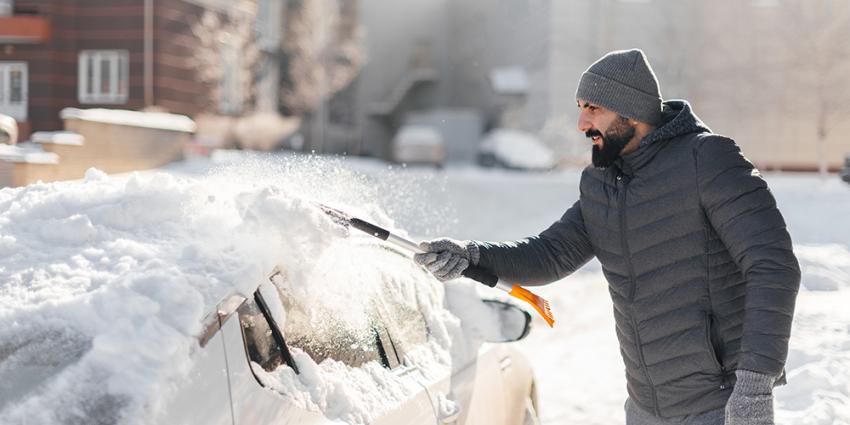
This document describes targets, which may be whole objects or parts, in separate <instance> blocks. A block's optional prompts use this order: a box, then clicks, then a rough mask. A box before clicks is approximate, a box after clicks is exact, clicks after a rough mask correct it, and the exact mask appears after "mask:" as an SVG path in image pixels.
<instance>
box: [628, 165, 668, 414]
mask: <svg viewBox="0 0 850 425" xmlns="http://www.w3.org/2000/svg"><path fill="white" fill-rule="evenodd" d="M620 182H622V183H623V186H622V188H621V189H620V193H619V196H618V197H619V198H620V241H621V242H622V244H623V258H625V259H626V265H627V267H628V269H629V283H630V284H631V287H630V289H629V307H630V308H629V309H630V310H631V315H632V326H633V327H634V331H635V348H636V349H637V354H638V359H639V360H640V368H641V369H642V370H643V374H644V376H646V380H647V382H648V383H649V391H650V393H651V394H652V409H653V410H654V411H655V416H661V412H660V411H659V408H658V396H657V395H656V394H655V385H654V384H653V383H652V378H650V376H649V370H647V367H646V359H644V357H643V349H642V348H641V342H640V332H638V323H637V319H635V317H634V307H633V305H632V303H633V302H634V300H635V289H636V288H635V287H636V286H637V282H635V270H634V266H633V265H632V260H631V258H630V257H631V254H630V252H629V242H628V240H626V189H628V187H629V178H628V177H623V174H622V173H620V174H618V175H617V183H620ZM618 186H619V184H618Z"/></svg>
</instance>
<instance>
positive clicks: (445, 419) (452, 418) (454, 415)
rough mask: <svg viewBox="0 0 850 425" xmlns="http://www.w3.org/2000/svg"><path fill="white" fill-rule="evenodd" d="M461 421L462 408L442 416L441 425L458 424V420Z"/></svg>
mask: <svg viewBox="0 0 850 425" xmlns="http://www.w3.org/2000/svg"><path fill="white" fill-rule="evenodd" d="M458 419H460V408H459V407H458V408H456V409H455V410H454V411H452V412H448V413H443V414H441V415H440V423H441V424H446V425H450V424H456V423H457V420H458Z"/></svg>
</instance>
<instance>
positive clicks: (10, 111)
mask: <svg viewBox="0 0 850 425" xmlns="http://www.w3.org/2000/svg"><path fill="white" fill-rule="evenodd" d="M0 113H1V114H6V115H9V116H11V117H12V118H14V119H16V120H18V121H26V120H27V64H26V62H0Z"/></svg>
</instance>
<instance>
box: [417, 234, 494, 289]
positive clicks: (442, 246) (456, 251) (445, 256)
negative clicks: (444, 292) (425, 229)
mask: <svg viewBox="0 0 850 425" xmlns="http://www.w3.org/2000/svg"><path fill="white" fill-rule="evenodd" d="M419 249H421V250H422V251H423V252H422V253H421V254H415V255H414V256H413V260H414V261H416V262H417V263H419V264H421V265H423V266H425V268H427V269H428V271H430V272H431V274H433V275H434V277H436V278H437V279H439V280H441V281H443V282H445V281H447V280H452V279H457V278H458V277H460V275H461V273H463V271H464V270H466V268H467V267H469V265H470V264H472V265H476V264H478V245H475V244H474V243H472V242H469V241H457V240H454V239H448V238H442V239H434V240H432V241H427V242H422V243H421V244H419Z"/></svg>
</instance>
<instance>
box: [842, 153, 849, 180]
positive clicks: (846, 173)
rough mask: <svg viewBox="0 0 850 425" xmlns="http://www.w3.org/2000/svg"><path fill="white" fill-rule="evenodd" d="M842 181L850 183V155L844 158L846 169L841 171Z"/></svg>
mask: <svg viewBox="0 0 850 425" xmlns="http://www.w3.org/2000/svg"><path fill="white" fill-rule="evenodd" d="M841 180H844V181H845V182H847V183H850V154H848V155H847V156H845V157H844V168H842V169H841Z"/></svg>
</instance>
